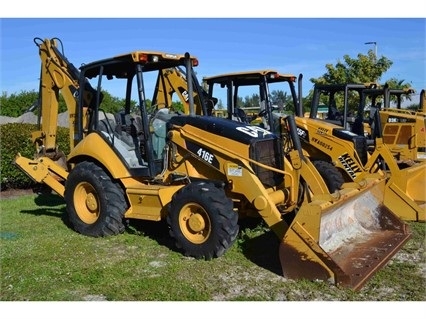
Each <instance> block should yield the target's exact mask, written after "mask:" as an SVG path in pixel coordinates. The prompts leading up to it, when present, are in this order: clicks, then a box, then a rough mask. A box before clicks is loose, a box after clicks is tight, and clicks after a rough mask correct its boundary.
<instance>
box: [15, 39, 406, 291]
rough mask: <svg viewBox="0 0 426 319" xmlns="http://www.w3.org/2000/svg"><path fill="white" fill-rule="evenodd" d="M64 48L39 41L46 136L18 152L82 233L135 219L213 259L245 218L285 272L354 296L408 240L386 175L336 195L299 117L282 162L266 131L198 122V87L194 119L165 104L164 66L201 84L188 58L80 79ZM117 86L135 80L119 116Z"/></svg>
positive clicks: (190, 91) (89, 69)
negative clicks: (88, 98) (301, 135)
mask: <svg viewBox="0 0 426 319" xmlns="http://www.w3.org/2000/svg"><path fill="white" fill-rule="evenodd" d="M57 43H58V41H57V39H47V40H44V41H43V40H40V41H36V44H37V46H38V48H39V53H40V57H41V61H42V72H41V73H42V77H41V79H40V81H41V83H40V84H41V85H40V94H41V97H42V99H41V104H40V106H41V109H42V110H41V111H42V112H41V114H42V118H41V129H40V130H39V131H37V132H35V133H34V134H33V136H32V137H33V141H34V143H35V147H36V155H35V157H34V158H32V159H30V158H26V157H23V156H21V155H20V154H17V155H16V157H15V164H16V165H17V166H18V167H19V168H20V169H21V170H22V171H24V172H25V173H26V174H27V175H28V176H29V177H30V178H32V179H33V180H35V181H36V182H38V183H40V184H44V185H46V186H48V187H50V188H51V189H52V190H54V191H55V192H56V193H58V194H59V195H60V196H62V197H63V198H64V200H65V203H66V216H67V218H68V220H69V224H70V225H71V226H72V228H73V229H74V230H75V231H77V232H79V233H81V234H83V235H86V236H94V237H100V236H109V235H117V234H119V233H122V232H124V231H125V226H124V225H125V223H124V221H125V220H126V219H141V220H150V221H160V220H165V221H166V223H167V225H168V227H169V233H170V235H171V237H172V238H173V239H174V241H175V244H176V246H177V247H178V248H179V249H180V250H181V252H182V253H183V254H185V255H187V256H191V257H194V258H203V259H206V260H209V259H211V258H215V257H219V256H221V255H223V254H224V253H225V252H226V251H227V250H228V249H229V248H230V247H231V246H232V245H233V243H234V242H235V241H236V239H237V236H238V231H239V223H238V221H239V218H240V217H241V218H242V217H245V216H257V217H259V218H262V219H263V220H264V221H265V223H266V224H267V225H268V226H269V227H270V228H271V230H272V231H273V232H274V233H275V234H276V235H277V237H278V240H279V241H280V248H279V254H280V260H281V263H282V267H283V274H284V275H286V276H287V277H289V278H308V279H321V280H330V281H331V282H332V283H333V284H336V285H339V286H345V287H349V288H352V289H355V290H358V289H360V288H361V287H362V286H363V285H364V284H365V283H366V281H367V280H368V279H369V278H370V277H371V276H372V275H373V274H374V273H375V272H376V271H377V270H379V269H380V268H381V267H383V266H384V265H385V264H386V262H387V261H388V260H389V259H390V258H391V257H392V256H393V255H394V254H395V253H396V252H398V250H399V249H400V248H401V247H402V246H403V244H404V243H405V242H406V241H407V240H408V239H409V238H410V236H411V233H410V231H409V229H408V227H407V225H406V224H405V223H403V222H402V221H401V220H400V219H398V218H397V217H396V215H395V214H393V212H392V211H391V208H389V207H387V206H386V205H385V204H384V203H383V200H382V198H381V195H382V193H383V188H384V185H385V184H384V180H381V179H377V178H372V177H366V178H365V179H364V180H363V181H362V182H360V183H351V184H348V185H345V187H344V189H342V190H341V191H338V192H336V193H334V194H330V193H328V192H327V191H326V189H325V187H323V185H322V184H323V183H321V182H322V181H321V178H320V177H319V174H318V173H317V172H316V171H315V170H314V169H312V168H311V167H310V166H309V162H308V161H305V160H304V157H303V154H302V152H301V149H300V141H299V140H298V136H297V134H295V133H294V132H295V127H296V125H295V122H294V118H293V117H292V116H287V117H285V118H283V119H282V121H283V127H286V128H287V127H288V128H291V129H290V135H291V143H289V145H290V144H291V146H292V147H293V149H286V152H287V156H284V155H283V153H284V149H283V147H282V144H281V138H280V137H279V136H277V135H276V134H273V133H272V132H270V131H268V130H266V129H264V128H261V127H259V126H253V125H249V124H247V123H243V122H237V121H232V120H228V119H223V118H218V117H214V116H205V115H197V114H196V113H198V112H204V113H203V114H206V113H205V111H206V109H205V104H204V102H203V100H202V99H201V97H202V94H203V93H202V92H201V91H199V86H198V84H197V82H196V81H195V80H194V81H187V86H186V88H185V90H187V94H184V95H181V97H187V99H188V106H189V112H188V114H182V115H181V114H177V113H173V112H170V109H169V108H168V107H167V106H168V105H165V106H164V105H163V106H158V105H156V104H158V103H156V101H159V99H156V98H157V96H159V95H161V94H169V93H168V92H170V91H167V90H165V88H166V86H162V83H166V82H165V79H161V80H158V77H160V78H161V77H162V76H163V74H164V72H163V71H165V70H167V69H170V68H175V67H182V68H183V67H184V68H185V74H186V77H187V78H188V79H194V76H193V71H192V67H193V66H194V65H196V64H197V60H196V58H195V57H191V56H190V55H189V53H186V54H182V55H181V54H167V53H162V52H148V51H134V52H131V53H129V54H123V55H118V56H114V57H112V58H107V59H104V60H100V61H96V62H92V63H87V64H84V65H83V66H82V67H81V68H80V70H78V72H74V71H76V69H75V68H73V67H72V66H71V65H70V63H69V62H68V61H67V60H66V59H64V56H63V54H62V53H60V52H59V50H57ZM58 53H59V54H58ZM149 74H154V76H153V79H152V82H150V81H149V80H148V79H149V76H148V75H149ZM109 80H111V81H115V82H120V81H124V84H125V85H124V90H123V91H122V92H124V96H125V105H124V112H122V113H120V114H117V116H116V117H114V116H110V115H109V114H107V113H106V112H104V111H103V108H102V103H104V102H105V101H102V94H101V93H102V92H101V89H103V87H104V86H105V85H106V83H107V82H108V81H109ZM87 82H89V83H91V86H92V88H93V90H88V91H89V93H93V95H92V96H93V97H94V100H95V102H93V103H90V104H89V105H86V103H85V101H84V98H83V97H82V96H84V95H85V94H84V93H85V89H84V88H85V87H86V88H87V85H86V83H87ZM111 83H112V82H111ZM152 83H153V90H152V91H153V94H154V101H153V105H149V103H148V99H147V92H148V90H149V87H150V84H152ZM59 92H61V93H62V94H63V95H64V98H65V101H66V103H67V106H68V111H69V116H70V143H71V144H72V148H71V151H70V153H69V154H67V155H66V157H65V158H64V157H63V156H62V157H61V159H62V160H65V165H62V164H63V163H62V162H63V161H61V163H59V162H58V156H57V154H59V153H60V151H59V150H58V148H57V147H56V146H55V143H54V142H55V139H56V119H57V116H58V114H57V112H58V109H57V103H58V97H59ZM161 92H162V93H161ZM197 94H198V96H199V97H200V103H202V104H200V105H201V108H200V109H199V110H198V111H196V110H195V103H194V102H195V101H194V97H195V96H196V95H197ZM164 101H166V102H162V103H166V104H167V103H168V101H169V100H167V99H166V97H164ZM131 111H133V112H131ZM291 132H293V133H291ZM47 141H49V142H53V143H52V145H53V147H47V145H48V144H47ZM298 141H299V142H298ZM49 146H50V145H49ZM289 161H291V165H288V164H285V163H288V162H289ZM287 168H288V170H287ZM302 173H303V176H312V179H311V180H310V181H312V185H316V186H317V189H315V192H314V193H309V194H308V193H307V192H306V193H304V192H303V191H302V189H303V187H301V185H302V184H303V181H302V177H301V176H302ZM307 173H308V175H305V174H307ZM305 184H306V183H305ZM316 186H314V187H316ZM310 187H311V189H312V186H310ZM308 196H310V200H309V201H304V200H302V199H303V198H305V197H308ZM348 242H350V243H352V244H353V245H348V244H347V243H348Z"/></svg>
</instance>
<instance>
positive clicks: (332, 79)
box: [0, 50, 419, 117]
mask: <svg viewBox="0 0 426 319" xmlns="http://www.w3.org/2000/svg"><path fill="white" fill-rule="evenodd" d="M392 64H393V62H392V61H391V60H389V59H388V58H386V57H385V56H381V57H380V58H379V57H376V55H375V52H373V50H370V51H369V52H368V54H367V55H364V54H361V53H359V54H358V55H357V57H356V58H351V57H350V56H349V55H344V56H343V59H342V60H340V59H339V60H338V61H337V63H335V64H326V65H325V68H326V72H325V73H324V74H323V75H322V76H320V77H318V78H310V82H312V83H313V84H342V83H373V82H374V83H377V84H382V85H383V84H384V83H380V79H381V77H382V75H383V74H384V73H385V72H386V71H388V70H389V69H390V68H391V66H392ZM386 83H387V84H388V85H389V87H390V88H394V89H407V88H410V86H411V85H410V83H409V82H407V81H406V80H404V79H397V78H391V79H389V80H388V81H386ZM103 93H104V98H103V102H102V109H103V110H104V111H105V112H109V113H116V112H119V111H120V110H121V109H122V106H123V105H124V101H125V99H120V98H117V97H114V96H112V95H111V94H110V93H109V92H107V91H103ZM312 93H313V90H312V89H311V90H310V91H309V92H308V94H307V95H306V96H305V97H303V105H304V106H305V108H309V105H310V103H311V100H312ZM403 98H406V99H410V96H404V97H403ZM38 100H39V96H38V92H36V91H35V90H32V91H21V92H19V93H11V94H8V93H7V92H2V95H1V97H0V106H1V107H0V115H3V116H11V117H19V116H20V115H22V114H23V113H25V112H27V111H29V110H32V111H33V112H34V113H36V114H37V113H38V109H39V108H37V103H38ZM271 100H272V102H273V103H275V104H277V105H282V104H285V105H286V106H287V111H294V105H293V102H292V99H291V96H289V95H287V94H286V92H284V91H281V90H275V91H272V92H271ZM259 101H260V97H259V95H258V94H253V95H252V96H246V97H244V98H243V97H240V98H239V101H238V102H237V104H238V106H241V107H246V106H252V105H258V104H259ZM412 102H413V103H412V104H411V105H409V106H408V107H407V108H409V109H417V108H418V106H419V103H417V102H416V101H412ZM147 105H148V106H149V105H150V101H147ZM172 107H173V108H174V109H176V110H182V109H183V105H182V103H180V102H173V105H172ZM221 107H222V108H223V105H222V101H219V103H218V108H219V109H220V108H221ZM66 110H67V106H66V104H65V101H64V99H63V98H62V96H61V95H60V96H59V112H61V113H62V112H65V111H66Z"/></svg>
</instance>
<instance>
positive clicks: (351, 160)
mask: <svg viewBox="0 0 426 319" xmlns="http://www.w3.org/2000/svg"><path fill="white" fill-rule="evenodd" d="M296 79H297V77H296V76H295V75H292V74H282V73H279V72H277V71H275V70H255V71H246V72H233V73H226V74H219V75H215V76H210V77H205V78H204V80H203V81H204V83H205V84H206V85H207V86H208V90H209V91H208V96H209V97H212V96H213V95H215V94H216V95H217V94H218V93H219V91H220V90H222V89H224V90H225V91H226V96H227V111H228V118H229V119H232V118H233V119H239V120H241V121H244V120H245V116H244V114H243V115H241V108H240V105H238V101H239V100H240V101H241V94H240V95H239V92H240V91H243V90H244V88H248V87H251V88H255V92H257V94H258V96H259V97H260V103H259V104H260V106H259V107H260V112H259V115H260V116H261V117H263V118H264V119H266V121H264V123H263V125H264V127H267V128H268V129H271V128H272V131H274V132H276V133H278V134H279V131H280V129H281V124H280V120H279V119H280V117H281V116H282V114H279V113H277V112H274V111H273V109H274V107H273V103H272V101H271V92H270V91H271V88H270V86H272V85H276V84H280V86H279V88H280V89H281V90H282V89H283V88H284V89H285V88H288V91H289V92H290V96H291V101H292V102H291V103H293V107H294V108H295V110H296V112H295V113H296V114H297V115H298V116H296V117H295V122H296V126H297V129H296V130H297V134H298V135H299V137H300V140H301V145H302V149H303V150H304V151H305V156H307V157H309V159H310V161H311V162H312V163H313V164H314V166H315V167H316V169H317V170H318V171H319V172H320V174H321V176H322V178H323V179H324V181H325V183H326V184H327V187H328V189H329V191H330V192H333V191H336V190H338V189H339V188H340V187H341V185H342V184H343V183H345V182H357V181H360V180H363V179H365V178H367V177H368V176H371V174H373V175H378V176H381V177H380V178H385V179H386V180H387V182H386V188H385V192H384V201H385V202H386V203H387V205H389V206H392V207H395V212H396V214H397V215H398V216H399V217H400V218H402V219H404V220H407V221H425V220H426V207H425V204H426V194H425V192H424V182H425V179H426V164H419V165H415V166H412V167H410V168H406V169H400V167H399V166H398V165H397V163H396V161H395V160H394V157H393V154H392V152H391V151H390V150H389V148H388V147H387V146H386V145H384V143H383V141H382V139H380V138H377V139H376V140H375V148H374V151H373V152H372V154H370V153H369V152H368V145H367V138H366V137H364V136H358V135H357V134H355V133H353V132H351V131H350V130H347V129H345V128H344V127H343V126H342V125H343V123H341V124H340V125H338V123H340V119H337V120H338V121H339V122H336V121H334V122H329V120H328V119H327V120H325V121H322V120H319V119H316V118H312V117H311V118H306V117H304V116H303V110H302V109H303V106H302V103H301V101H302V97H301V92H302V89H301V79H302V75H299V77H298V86H299V88H298V90H296V87H295V86H296V85H295V83H296ZM283 85H284V86H285V87H283ZM275 87H276V86H275ZM368 88H370V86H369V85H357V86H356V87H355V86H354V87H353V89H357V90H359V91H363V90H366V89H368ZM299 101H300V102H299ZM301 115H302V116H301ZM345 115H346V113H345ZM333 120H334V119H333ZM383 162H386V163H387V169H386V170H384V169H382V168H383V167H382V165H381V163H383Z"/></svg>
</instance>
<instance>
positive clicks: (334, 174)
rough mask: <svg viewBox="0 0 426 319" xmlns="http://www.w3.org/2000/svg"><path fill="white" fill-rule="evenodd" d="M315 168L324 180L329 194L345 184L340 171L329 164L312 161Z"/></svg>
mask: <svg viewBox="0 0 426 319" xmlns="http://www.w3.org/2000/svg"><path fill="white" fill-rule="evenodd" d="M313 164H314V166H315V168H316V169H317V171H318V173H320V175H321V177H322V178H323V179H324V182H325V184H326V185H327V188H328V190H329V191H330V193H334V192H335V191H337V190H339V189H341V187H342V184H343V183H344V182H345V180H344V179H343V176H342V174H341V173H340V171H339V170H338V169H337V168H336V167H335V166H334V165H333V164H331V163H330V162H326V161H321V160H315V161H313Z"/></svg>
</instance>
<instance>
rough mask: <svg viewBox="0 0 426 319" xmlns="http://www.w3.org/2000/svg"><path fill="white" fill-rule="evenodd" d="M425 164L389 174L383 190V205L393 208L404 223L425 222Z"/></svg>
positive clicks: (418, 164)
mask: <svg viewBox="0 0 426 319" xmlns="http://www.w3.org/2000/svg"><path fill="white" fill-rule="evenodd" d="M425 181H426V162H422V163H417V164H416V165H413V166H410V167H407V168H404V169H401V170H398V171H397V172H393V173H391V176H390V178H389V180H388V182H387V187H386V189H385V205H386V206H390V207H394V209H395V210H396V211H397V216H398V217H399V218H401V219H402V220H406V221H417V222H425V221H426V190H425Z"/></svg>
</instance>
